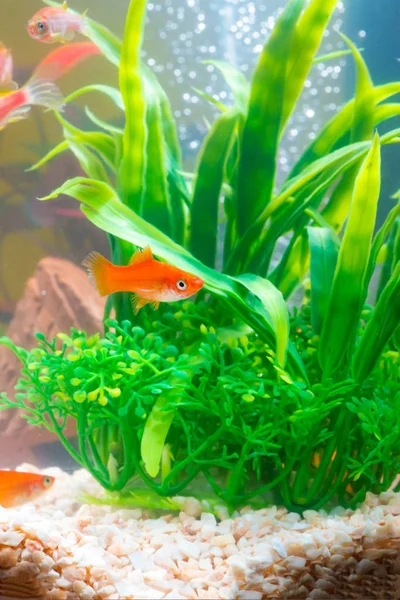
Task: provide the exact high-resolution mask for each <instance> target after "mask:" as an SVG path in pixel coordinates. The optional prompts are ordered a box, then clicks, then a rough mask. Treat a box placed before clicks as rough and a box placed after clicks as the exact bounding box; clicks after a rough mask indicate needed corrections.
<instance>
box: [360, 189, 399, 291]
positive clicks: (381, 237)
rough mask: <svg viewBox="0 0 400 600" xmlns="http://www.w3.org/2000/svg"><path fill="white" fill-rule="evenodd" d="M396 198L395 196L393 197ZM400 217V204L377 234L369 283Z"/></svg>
mask: <svg viewBox="0 0 400 600" xmlns="http://www.w3.org/2000/svg"><path fill="white" fill-rule="evenodd" d="M393 197H394V196H393ZM399 217H400V202H399V203H398V204H397V205H396V206H394V207H393V208H392V210H391V211H390V212H389V214H388V216H387V217H386V219H385V221H384V223H383V225H382V227H381V228H380V229H379V231H378V232H377V233H376V235H375V237H374V241H373V244H372V249H371V255H370V259H369V265H368V273H367V281H368V282H369V281H370V280H371V277H372V274H373V272H374V270H375V267H376V265H377V264H378V256H379V253H380V251H381V249H382V247H383V244H384V243H385V241H386V238H387V237H388V236H389V235H390V234H391V232H392V231H393V229H394V227H395V223H396V221H397V219H398V218H399ZM388 279H389V278H388V277H387V278H386V279H385V283H386V282H387V281H388ZM379 287H381V288H383V286H378V289H379Z"/></svg>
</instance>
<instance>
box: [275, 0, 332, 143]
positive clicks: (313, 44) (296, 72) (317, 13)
mask: <svg viewBox="0 0 400 600" xmlns="http://www.w3.org/2000/svg"><path fill="white" fill-rule="evenodd" d="M336 4H337V0H311V1H310V3H309V4H308V6H307V7H306V8H305V10H304V13H303V14H302V15H301V17H300V19H299V21H298V23H297V25H296V29H295V32H294V39H293V43H292V45H291V50H290V59H289V63H288V70H287V77H286V82H285V95H284V103H283V111H282V121H281V132H282V131H283V129H284V127H285V125H286V123H287V121H288V119H289V117H290V115H291V114H292V112H293V109H294V107H295V105H296V102H297V100H298V98H299V96H300V94H301V91H302V89H303V86H304V82H305V80H306V78H307V75H308V73H309V71H310V69H311V67H312V65H313V62H314V57H315V54H316V53H317V51H318V48H319V46H320V44H321V40H322V37H323V34H324V31H325V29H326V26H327V25H328V23H329V20H330V18H331V16H332V13H333V11H334V10H335V8H336ZM285 42H286V43H288V44H289V43H290V40H285ZM285 42H283V43H285Z"/></svg>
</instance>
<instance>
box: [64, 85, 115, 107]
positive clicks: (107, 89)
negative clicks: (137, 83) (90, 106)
mask: <svg viewBox="0 0 400 600" xmlns="http://www.w3.org/2000/svg"><path fill="white" fill-rule="evenodd" d="M90 92H100V93H101V94H104V95H105V96H108V97H109V98H110V99H111V100H112V101H113V102H114V104H115V106H117V107H118V108H120V109H121V110H125V106H124V101H123V99H122V96H121V92H120V91H119V90H117V89H116V88H114V87H112V86H110V85H100V84H93V85H85V86H84V87H81V88H79V89H77V90H75V91H74V92H71V94H69V96H67V97H66V98H65V102H67V103H68V102H72V100H76V98H80V97H81V96H83V95H84V94H89V93H90Z"/></svg>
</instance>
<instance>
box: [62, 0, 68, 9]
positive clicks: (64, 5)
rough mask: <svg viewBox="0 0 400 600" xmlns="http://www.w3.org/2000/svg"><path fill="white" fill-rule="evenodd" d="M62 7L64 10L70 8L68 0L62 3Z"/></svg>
mask: <svg viewBox="0 0 400 600" xmlns="http://www.w3.org/2000/svg"><path fill="white" fill-rule="evenodd" d="M61 8H62V9H63V10H67V8H68V2H67V0H64V2H63V3H62V6H61Z"/></svg>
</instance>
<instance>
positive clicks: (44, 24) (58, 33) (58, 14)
mask: <svg viewBox="0 0 400 600" xmlns="http://www.w3.org/2000/svg"><path fill="white" fill-rule="evenodd" d="M67 8H68V5H67V3H66V2H63V4H62V5H61V6H48V7H46V8H42V9H41V10H39V11H38V12H37V13H35V14H34V15H33V17H32V18H31V19H30V20H29V21H28V23H27V26H26V29H27V31H28V33H29V35H30V36H31V38H33V39H34V40H39V41H40V42H44V43H45V44H54V43H55V42H61V43H65V42H69V41H71V40H72V39H73V38H74V37H75V33H76V32H79V33H82V34H83V35H85V34H86V26H87V19H86V13H84V14H83V15H74V14H72V13H70V12H68V11H67Z"/></svg>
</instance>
